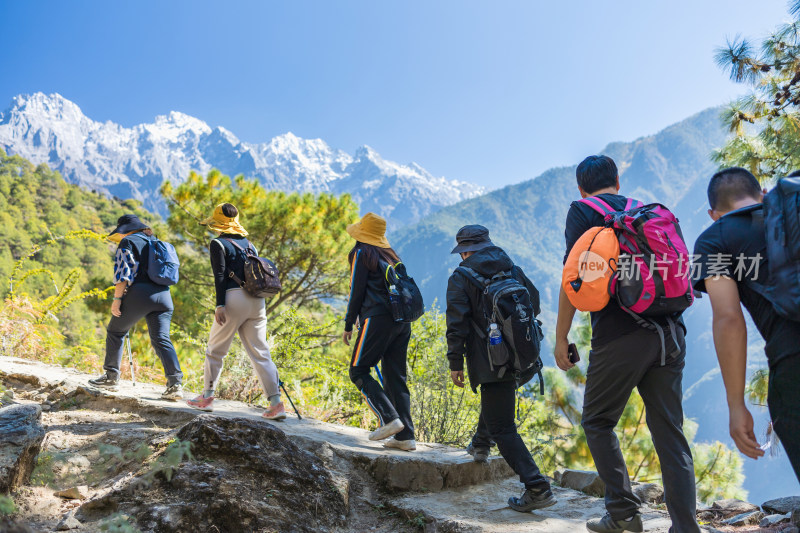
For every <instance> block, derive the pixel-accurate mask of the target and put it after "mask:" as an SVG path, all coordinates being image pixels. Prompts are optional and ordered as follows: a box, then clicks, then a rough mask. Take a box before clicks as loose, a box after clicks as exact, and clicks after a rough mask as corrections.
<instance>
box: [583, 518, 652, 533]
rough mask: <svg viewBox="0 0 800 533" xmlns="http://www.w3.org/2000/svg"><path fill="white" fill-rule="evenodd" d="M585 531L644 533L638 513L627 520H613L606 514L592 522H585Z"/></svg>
mask: <svg viewBox="0 0 800 533" xmlns="http://www.w3.org/2000/svg"><path fill="white" fill-rule="evenodd" d="M586 529H588V530H589V531H596V532H598V533H623V532H624V531H632V532H634V533H641V532H642V531H644V527H642V515H641V514H639V513H636V514H635V515H633V516H632V517H630V518H628V519H627V520H614V519H613V518H611V515H610V514H608V513H606V515H605V516H604V517H603V518H595V519H594V520H589V521H588V522H586Z"/></svg>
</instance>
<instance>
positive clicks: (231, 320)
mask: <svg viewBox="0 0 800 533" xmlns="http://www.w3.org/2000/svg"><path fill="white" fill-rule="evenodd" d="M225 316H226V318H227V320H226V321H225V324H223V325H222V326H220V325H219V324H218V323H217V321H216V320H214V323H213V324H212V326H211V333H210V334H209V337H208V347H207V348H206V363H205V376H204V378H205V388H206V390H209V389H215V388H216V386H217V380H218V379H219V373H220V371H221V370H222V360H223V359H224V358H225V356H226V355H227V354H228V350H229V349H230V347H231V342H233V336H234V335H236V333H237V332H238V333H239V339H240V340H241V341H242V344H243V345H244V349H245V351H246V352H247V355H249V356H250V362H251V363H252V364H253V369H255V371H256V374H257V375H258V379H259V381H260V382H261V388H262V389H264V393H265V394H266V395H267V398H269V397H270V396H274V395H276V394H278V393H279V385H278V368H277V367H276V366H275V363H273V362H272V358H271V357H270V355H269V348H268V347H267V311H266V308H265V305H264V299H263V298H253V297H252V296H250V295H249V294H247V293H246V292H245V291H244V290H243V289H231V290H229V291H227V292H226V293H225Z"/></svg>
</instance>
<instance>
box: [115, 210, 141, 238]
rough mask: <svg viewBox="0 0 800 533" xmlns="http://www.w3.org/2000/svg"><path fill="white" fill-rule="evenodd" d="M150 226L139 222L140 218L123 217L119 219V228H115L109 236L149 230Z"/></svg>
mask: <svg viewBox="0 0 800 533" xmlns="http://www.w3.org/2000/svg"><path fill="white" fill-rule="evenodd" d="M149 227H150V226H148V225H147V224H145V223H144V222H142V221H141V220H139V217H137V216H136V215H122V216H121V217H119V219H117V227H116V228H114V231H112V232H111V233H109V234H108V236H109V237H110V236H112V235H114V234H115V233H122V234H125V233H130V232H132V231H141V230H143V229H147V228H149Z"/></svg>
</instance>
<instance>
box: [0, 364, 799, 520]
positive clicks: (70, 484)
mask: <svg viewBox="0 0 800 533" xmlns="http://www.w3.org/2000/svg"><path fill="white" fill-rule="evenodd" d="M89 377H90V376H88V375H86V374H82V373H80V372H77V371H75V370H71V369H66V368H62V367H56V366H49V365H45V364H42V363H37V362H32V361H27V360H23V359H17V358H9V357H0V383H2V384H3V385H5V386H6V387H9V388H11V389H13V392H14V396H13V400H12V402H13V403H12V405H10V406H6V407H3V408H2V409H0V494H3V493H10V494H11V495H12V496H13V499H14V502H15V505H16V507H17V512H16V514H15V515H13V518H11V519H8V518H6V519H0V531H19V532H26V531H66V530H74V531H135V529H133V528H132V527H131V526H135V527H136V528H138V529H139V530H141V531H148V532H149V531H152V532H162V531H163V532H195V531H197V532H215V533H223V532H245V531H247V532H250V531H253V532H255V531H258V532H331V533H333V532H377V533H390V532H392V533H397V532H411V531H425V532H477V531H486V532H497V533H512V532H514V533H517V532H519V533H524V532H547V533H561V532H563V533H568V532H576V531H585V527H584V523H585V521H586V519H587V518H589V517H593V516H600V515H602V514H603V512H604V508H603V502H602V499H601V498H597V497H593V496H590V495H588V494H586V493H584V492H580V491H577V490H573V489H570V488H565V487H563V486H558V485H557V484H556V485H554V492H555V494H556V497H557V498H558V504H556V505H554V506H552V507H550V508H547V509H544V510H540V511H535V512H533V513H517V512H514V511H512V510H511V509H510V508H508V506H507V505H506V503H505V502H506V500H507V498H508V497H509V496H511V495H516V494H519V493H520V492H521V490H522V486H521V484H520V483H519V482H518V481H517V480H516V478H515V477H513V474H512V472H511V470H510V469H509V468H508V466H507V465H506V463H505V461H504V460H503V459H502V458H501V457H499V456H492V457H491V458H490V461H489V463H488V464H485V465H480V464H476V463H474V462H472V458H471V457H470V456H468V455H467V454H466V453H465V452H464V451H463V450H461V449H456V448H452V447H447V446H442V445H438V444H419V443H418V448H417V451H415V452H411V453H408V452H402V451H394V450H386V449H384V448H383V447H382V445H381V444H380V443H375V442H371V441H369V440H368V439H367V434H368V433H367V432H366V431H364V430H360V429H357V428H351V427H345V426H339V425H335V424H328V423H324V422H320V421H317V420H313V419H308V418H303V419H302V420H298V419H297V418H296V417H294V416H290V417H289V418H288V419H287V420H286V421H283V422H274V423H271V422H268V421H266V420H264V419H263V418H262V417H261V413H262V410H260V409H258V408H255V407H252V406H248V405H246V404H243V403H239V402H231V401H218V402H216V405H215V411H214V412H213V413H211V414H205V413H201V412H199V411H195V410H192V409H190V408H188V407H187V406H186V405H185V404H184V403H182V402H166V401H162V400H161V399H160V397H159V396H160V393H161V389H160V388H158V387H156V386H154V385H150V384H143V383H138V384H136V385H135V386H133V385H132V383H131V382H129V381H123V382H122V383H121V385H120V387H119V389H118V390H117V391H115V392H110V391H104V390H99V389H95V388H92V387H90V386H89V385H88V384H87V380H88V379H89ZM573 474H574V473H573ZM577 475H578V478H580V476H581V475H582V474H580V473H577ZM573 477H574V476H573ZM562 481H563V482H564V484H565V485H571V486H577V487H578V488H581V486H580V483H579V484H578V485H575V480H574V479H573V480H569V479H567V475H566V474H565V477H564V478H563V480H562ZM579 481H580V480H579ZM585 481H587V482H588V481H589V480H585ZM580 482H581V483H583V481H580ZM596 485H597V481H594V482H593V483H592V485H591V487H584V488H583V490H585V491H586V492H590V493H591V492H593V491H594V492H596V491H597V486H596ZM592 488H593V489H594V490H589V489H592ZM646 489H647V487H644V486H643V487H642V490H646ZM600 491H602V487H600ZM656 498H657V496H656ZM739 503H740V504H744V502H739ZM796 503H797V505H798V506H800V501H798V502H796ZM737 505H738V504H737ZM744 505H748V504H744ZM787 505H788V506H789V507H791V506H792V505H794V503H790V504H787ZM734 507H735V506H734ZM754 509H755V510H754ZM754 509H749V508H748V509H747V510H746V511H747V512H749V513H754V512H755V513H758V514H759V516H756V515H755V514H752V515H751V516H749V518H747V519H746V520H745V521H744V522H743V524H747V523H752V524H755V525H754V526H747V525H745V526H744V527H738V528H734V527H732V526H726V525H724V524H722V523H721V521H722V520H723V519H727V518H729V517H731V516H733V515H735V514H741V513H742V512H744V511H743V510H740V509H739V508H738V507H737V508H736V509H716V510H714V509H710V510H704V512H705V513H706V514H705V518H706V522H713V523H714V524H715V525H716V526H717V527H719V530H720V531H765V532H766V531H770V532H772V531H786V532H787V533H788V532H789V531H790V529H788V528H790V527H793V526H791V525H790V524H789V523H788V522H787V521H784V522H783V523H778V524H776V525H775V526H772V527H769V528H759V527H758V526H757V524H758V523H759V521H760V520H762V519H763V516H764V513H762V512H761V511H760V510H757V508H754ZM784 512H786V511H784ZM774 514H775V513H773V515H774ZM644 518H645V530H646V531H649V532H659V533H661V532H666V531H667V530H668V528H669V524H670V523H669V519H668V517H667V514H666V512H665V510H664V506H663V504H661V505H658V504H652V506H651V507H648V508H646V510H645V512H644ZM709 529H710V530H712V531H713V528H710V526H709ZM794 531H796V530H794Z"/></svg>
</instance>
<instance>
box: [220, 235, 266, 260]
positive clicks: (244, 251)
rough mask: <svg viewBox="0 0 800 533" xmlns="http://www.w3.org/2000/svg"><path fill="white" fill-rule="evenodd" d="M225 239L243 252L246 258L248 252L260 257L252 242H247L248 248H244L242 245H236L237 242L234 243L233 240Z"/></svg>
mask: <svg viewBox="0 0 800 533" xmlns="http://www.w3.org/2000/svg"><path fill="white" fill-rule="evenodd" d="M223 238H224V239H225V240H226V241H228V242H229V243H231V244H232V245H233V246H234V247H236V248H237V249H238V250H239V251H240V252H243V253H244V255H245V256H247V252H248V251H249V252H252V253H253V255H258V254H256V250H255V247H254V246H253V243H251V242H250V241H247V248H242V247H241V246H240V245H238V244H236V241H234V240H233V239H229V238H227V237H223Z"/></svg>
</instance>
